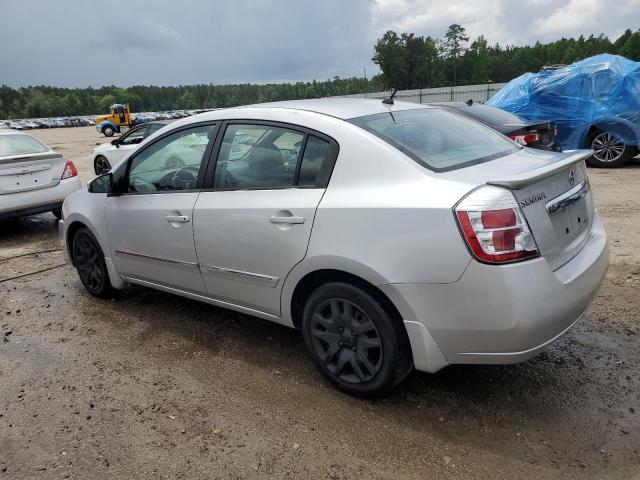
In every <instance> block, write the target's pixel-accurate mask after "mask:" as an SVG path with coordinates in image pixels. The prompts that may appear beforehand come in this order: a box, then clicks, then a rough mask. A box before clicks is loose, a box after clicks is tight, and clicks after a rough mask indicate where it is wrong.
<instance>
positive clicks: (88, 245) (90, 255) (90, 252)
mask: <svg viewBox="0 0 640 480" xmlns="http://www.w3.org/2000/svg"><path fill="white" fill-rule="evenodd" d="M73 258H74V260H75V263H76V268H77V269H78V274H79V275H80V280H82V283H83V284H84V286H85V287H87V289H88V290H90V291H97V290H100V288H101V287H102V282H103V280H104V271H103V270H102V264H101V262H100V257H99V252H98V249H97V248H96V246H95V245H94V244H93V242H92V241H91V240H89V239H88V238H87V237H86V236H84V235H82V236H81V237H79V238H77V240H76V241H75V242H74V244H73Z"/></svg>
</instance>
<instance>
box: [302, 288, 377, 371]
mask: <svg viewBox="0 0 640 480" xmlns="http://www.w3.org/2000/svg"><path fill="white" fill-rule="evenodd" d="M310 333H311V340H312V343H313V347H314V349H315V352H316V354H317V355H318V358H320V361H321V362H322V363H323V364H324V366H325V368H326V369H327V370H328V371H329V372H330V373H331V374H332V375H335V376H336V377H338V378H340V379H341V380H343V381H345V382H348V383H364V382H368V381H370V380H371V379H373V377H375V376H376V374H377V373H378V372H379V371H380V368H381V366H382V339H381V338H380V334H379V332H378V329H377V328H376V326H375V324H374V323H373V321H372V320H371V318H370V317H369V315H367V314H366V313H365V312H364V311H363V310H362V309H361V308H360V307H358V306H357V305H356V304H355V303H353V302H350V301H348V300H344V299H341V298H331V299H328V300H325V301H324V302H322V303H321V304H320V305H318V307H317V308H316V309H315V311H314V312H313V316H312V318H311V331H310Z"/></svg>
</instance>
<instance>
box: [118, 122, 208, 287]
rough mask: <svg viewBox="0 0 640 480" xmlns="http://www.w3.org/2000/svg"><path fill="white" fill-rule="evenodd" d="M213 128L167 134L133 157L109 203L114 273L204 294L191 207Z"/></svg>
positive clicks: (200, 127) (184, 129) (197, 190)
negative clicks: (116, 193)
mask: <svg viewBox="0 0 640 480" xmlns="http://www.w3.org/2000/svg"><path fill="white" fill-rule="evenodd" d="M215 130H216V125H214V124H211V125H198V126H193V127H190V128H189V127H188V128H181V129H179V130H176V131H173V132H169V133H167V134H166V135H164V136H162V137H160V138H159V139H158V140H156V141H155V142H153V143H152V144H149V145H147V146H145V147H144V149H143V150H141V151H140V152H137V153H136V154H135V155H134V156H133V157H132V158H131V159H130V160H129V161H128V165H127V173H126V175H125V179H124V182H123V184H122V185H121V186H120V187H119V189H120V191H121V192H122V193H121V194H120V195H116V196H114V195H110V196H109V197H108V198H107V213H106V215H107V230H108V234H109V242H110V248H111V251H112V255H113V257H112V258H113V259H114V262H115V265H116V268H117V270H118V272H119V273H120V274H121V275H122V276H124V277H126V278H128V279H130V280H134V281H137V282H138V283H151V284H155V285H162V286H166V287H171V288H177V289H180V290H187V291H191V292H199V293H203V292H205V287H204V283H203V280H202V275H201V274H200V269H199V267H198V260H197V257H196V252H195V247H194V241H193V223H192V217H193V207H194V205H195V202H196V199H197V198H198V193H199V191H200V188H201V185H202V182H203V179H204V170H205V169H206V163H207V159H208V155H209V152H210V149H211V147H212V145H211V144H212V143H213V140H212V139H213V136H214V134H215Z"/></svg>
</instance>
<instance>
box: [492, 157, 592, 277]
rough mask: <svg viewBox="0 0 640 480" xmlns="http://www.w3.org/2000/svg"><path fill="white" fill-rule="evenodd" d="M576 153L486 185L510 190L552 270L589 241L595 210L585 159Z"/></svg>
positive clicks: (570, 257) (541, 253)
mask: <svg viewBox="0 0 640 480" xmlns="http://www.w3.org/2000/svg"><path fill="white" fill-rule="evenodd" d="M590 155H591V152H590V151H586V152H585V151H576V152H573V153H570V154H568V155H565V156H564V158H562V159H560V160H558V161H557V162H554V163H551V164H549V165H546V166H542V167H538V168H534V169H532V170H530V171H528V172H522V173H518V174H514V175H508V176H504V177H498V178H497V179H495V180H489V181H487V183H488V184H490V185H497V186H501V187H505V188H508V189H510V190H511V191H512V192H513V195H514V196H515V198H516V200H517V201H518V203H519V204H520V209H521V210H522V212H523V214H524V216H525V218H526V220H527V223H528V224H529V227H530V228H531V231H532V233H533V236H534V238H535V240H536V244H537V245H538V249H539V251H540V255H542V256H543V257H545V258H546V259H547V261H548V262H549V264H550V266H551V268H552V269H553V270H557V269H558V268H560V267H561V266H562V265H564V264H565V263H567V262H568V261H569V260H571V259H572V258H573V257H574V256H575V255H577V254H578V253H579V252H580V250H581V249H582V247H583V246H584V245H585V243H586V242H587V240H588V238H589V232H590V231H591V224H592V221H593V215H594V208H593V201H592V197H591V190H590V188H589V179H588V177H587V168H586V165H585V162H584V161H585V159H586V158H588V157H589V156H590Z"/></svg>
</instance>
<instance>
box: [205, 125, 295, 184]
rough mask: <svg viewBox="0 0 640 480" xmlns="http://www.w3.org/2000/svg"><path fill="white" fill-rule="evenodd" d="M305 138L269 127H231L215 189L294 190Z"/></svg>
mask: <svg viewBox="0 0 640 480" xmlns="http://www.w3.org/2000/svg"><path fill="white" fill-rule="evenodd" d="M303 141H304V134H303V133H302V132H298V131H295V130H289V129H287V128H282V127H275V126H269V125H229V126H228V127H227V129H226V131H225V133H224V137H223V139H222V145H221V146H220V153H219V154H218V161H217V163H216V171H215V180H214V187H215V188H237V189H245V188H264V189H268V188H279V187H288V186H293V184H294V182H295V173H296V166H297V164H298V158H299V156H300V150H301V149H302V144H303Z"/></svg>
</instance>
